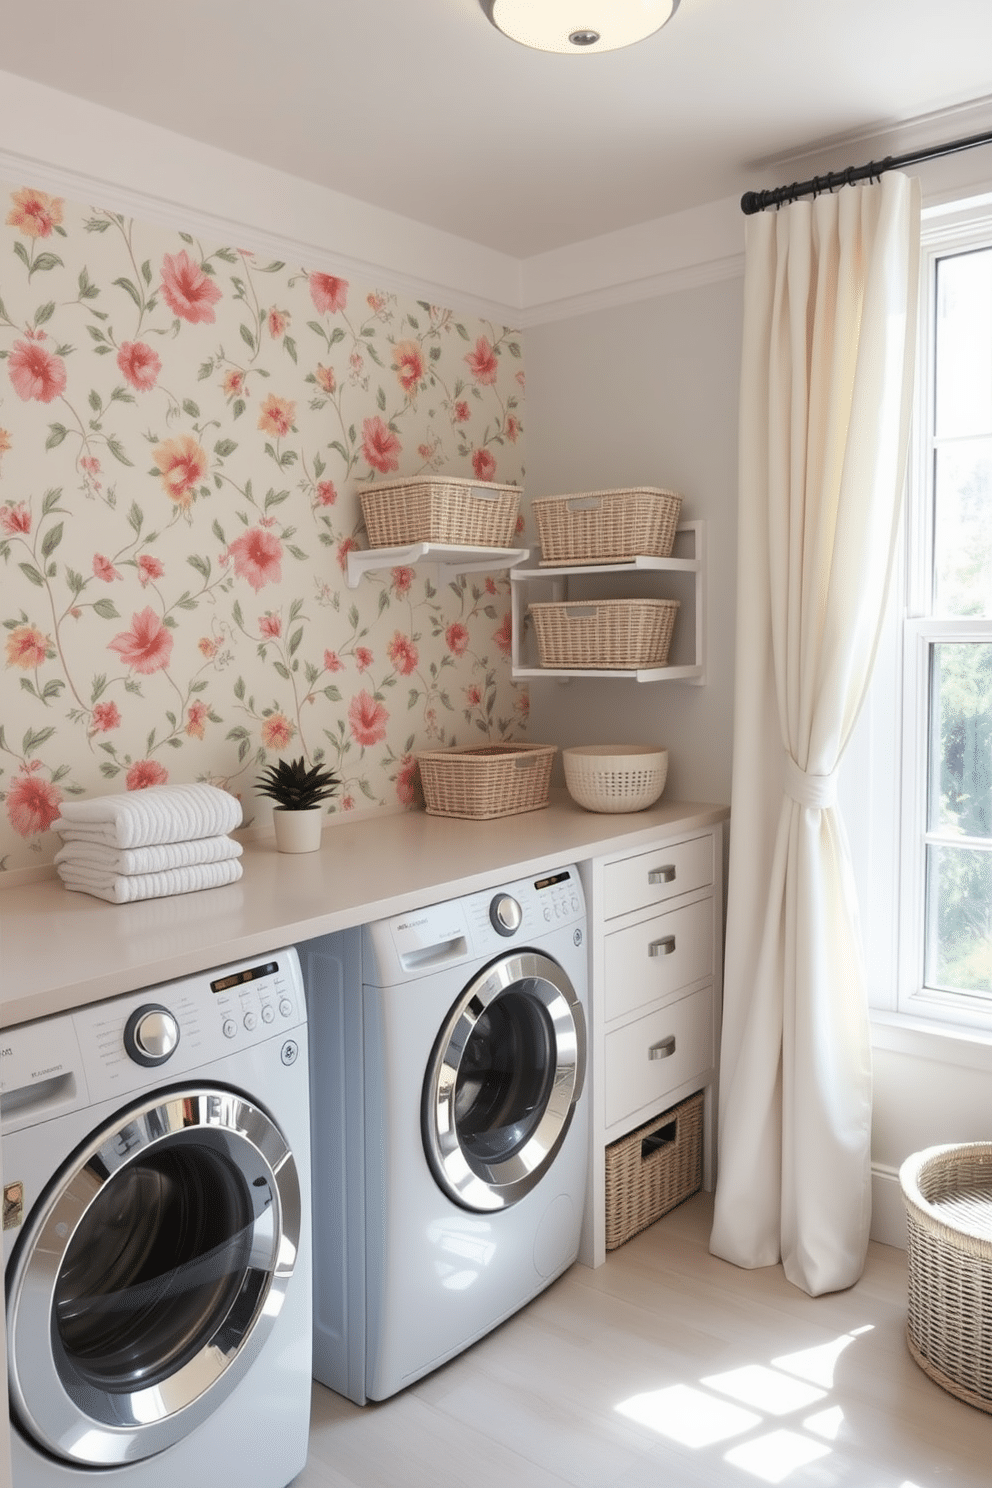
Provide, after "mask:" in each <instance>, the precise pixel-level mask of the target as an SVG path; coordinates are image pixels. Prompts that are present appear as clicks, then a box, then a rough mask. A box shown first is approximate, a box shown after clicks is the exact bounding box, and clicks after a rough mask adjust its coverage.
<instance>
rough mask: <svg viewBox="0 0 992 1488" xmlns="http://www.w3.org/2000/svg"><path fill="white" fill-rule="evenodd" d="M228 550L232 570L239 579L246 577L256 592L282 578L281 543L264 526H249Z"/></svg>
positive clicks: (276, 582)
mask: <svg viewBox="0 0 992 1488" xmlns="http://www.w3.org/2000/svg"><path fill="white" fill-rule="evenodd" d="M228 551H229V552H230V554H231V557H232V558H233V559H234V572H235V573H236V574H237V576H238V578H239V579H247V580H248V582H249V584H250V585H251V587H252V588H253V589H254V590H255V592H256V594H257V593H258V591H259V589H262V588H264V586H265V585H266V584H278V582H279V580H280V579H281V578H282V543H281V542H280V541H279V539H278V538H277V537H276V536H275V534H274V533H272V532H266V530H265V528H264V527H249V529H248V531H247V532H246V533H245V534H244V535H243V536H242V537H239V538H236V539H235V541H234V542H232V544H231V546H230V548H229V550H228Z"/></svg>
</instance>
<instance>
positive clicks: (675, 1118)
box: [606, 1090, 703, 1250]
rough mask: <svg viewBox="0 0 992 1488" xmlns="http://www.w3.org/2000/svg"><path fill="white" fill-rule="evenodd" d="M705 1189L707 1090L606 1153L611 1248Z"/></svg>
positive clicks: (634, 1132)
mask: <svg viewBox="0 0 992 1488" xmlns="http://www.w3.org/2000/svg"><path fill="white" fill-rule="evenodd" d="M702 1186H703V1092H702V1091H701V1090H700V1091H699V1092H698V1093H697V1094H696V1095H690V1096H689V1098H688V1100H684V1101H682V1102H681V1103H680V1104H679V1105H677V1106H673V1107H672V1109H671V1110H670V1111H666V1112H665V1113H664V1114H663V1115H662V1116H656V1117H655V1118H654V1120H653V1121H648V1122H646V1123H645V1124H644V1126H639V1127H638V1128H637V1130H636V1131H632V1132H629V1133H628V1135H627V1136H625V1137H621V1138H620V1140H619V1141H617V1142H611V1143H610V1145H609V1146H608V1147H607V1149H606V1248H607V1250H616V1248H617V1246H618V1245H623V1243H624V1241H626V1240H629V1239H630V1238H631V1236H632V1235H636V1234H637V1233H638V1232H639V1231H640V1230H646V1229H647V1227H648V1225H650V1224H654V1222H655V1220H656V1219H660V1218H661V1216H662V1215H663V1214H667V1213H668V1211H669V1209H674V1208H675V1206H676V1205H677V1204H681V1203H682V1202H683V1200H685V1199H688V1198H691V1197H692V1195H693V1194H694V1193H698V1192H699V1190H700V1189H701V1188H702Z"/></svg>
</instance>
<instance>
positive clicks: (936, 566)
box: [933, 439, 992, 615]
mask: <svg viewBox="0 0 992 1488" xmlns="http://www.w3.org/2000/svg"><path fill="white" fill-rule="evenodd" d="M933 529H934V531H933V571H934V595H933V606H934V613H935V614H937V615H988V614H992V581H990V578H989V575H990V574H992V439H963V440H961V441H960V442H959V443H955V444H945V445H941V446H940V447H939V448H938V450H937V454H936V463H935V467H934V524H933Z"/></svg>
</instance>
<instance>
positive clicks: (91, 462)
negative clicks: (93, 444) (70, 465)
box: [79, 455, 100, 490]
mask: <svg viewBox="0 0 992 1488" xmlns="http://www.w3.org/2000/svg"><path fill="white" fill-rule="evenodd" d="M79 465H80V468H81V469H82V470H85V471H86V474H87V475H99V474H100V461H99V460H98V459H97V457H96V455H80V457H79ZM99 489H100V488H99V486H98V487H97V490H99Z"/></svg>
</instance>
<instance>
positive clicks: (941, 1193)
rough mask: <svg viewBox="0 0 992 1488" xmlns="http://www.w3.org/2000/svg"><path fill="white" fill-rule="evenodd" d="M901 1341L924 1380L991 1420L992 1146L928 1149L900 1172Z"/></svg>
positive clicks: (949, 1146)
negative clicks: (903, 1242)
mask: <svg viewBox="0 0 992 1488" xmlns="http://www.w3.org/2000/svg"><path fill="white" fill-rule="evenodd" d="M899 1184H900V1187H901V1188H902V1196H903V1201H904V1203H905V1206H906V1232H907V1261H908V1266H909V1296H908V1312H907V1320H906V1341H907V1343H908V1345H909V1351H910V1353H911V1354H912V1356H913V1358H914V1359H915V1360H916V1362H917V1364H919V1366H920V1368H921V1369H922V1370H923V1371H924V1373H925V1374H928V1375H929V1376H930V1378H931V1379H932V1380H934V1381H935V1382H936V1383H937V1384H938V1385H941V1386H942V1387H943V1388H944V1389H945V1390H947V1391H949V1392H950V1394H952V1395H956V1396H957V1397H958V1399H959V1400H965V1401H967V1403H968V1404H969V1405H974V1406H977V1408H978V1409H979V1410H983V1411H988V1412H990V1413H992V1142H974V1143H971V1144H958V1145H947V1146H941V1147H928V1148H926V1150H925V1151H923V1152H917V1153H915V1154H914V1155H913V1156H912V1157H908V1158H907V1159H906V1161H905V1162H904V1163H903V1165H902V1167H901V1168H900V1170H899Z"/></svg>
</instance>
